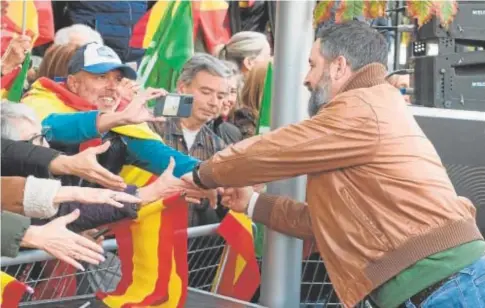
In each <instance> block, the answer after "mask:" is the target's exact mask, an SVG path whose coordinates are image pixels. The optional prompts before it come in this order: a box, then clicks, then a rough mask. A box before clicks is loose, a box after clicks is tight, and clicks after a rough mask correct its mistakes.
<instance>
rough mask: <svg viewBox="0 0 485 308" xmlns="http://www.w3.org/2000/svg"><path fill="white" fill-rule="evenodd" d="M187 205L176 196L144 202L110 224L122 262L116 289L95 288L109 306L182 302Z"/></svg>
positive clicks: (185, 282)
mask: <svg viewBox="0 0 485 308" xmlns="http://www.w3.org/2000/svg"><path fill="white" fill-rule="evenodd" d="M187 219H188V217H187V204H186V202H185V199H184V198H183V197H182V196H180V195H177V196H173V197H171V198H168V199H166V200H164V201H163V202H162V201H159V202H154V203H152V204H150V205H147V206H145V207H143V208H142V209H141V210H140V211H139V213H138V218H137V219H136V220H134V221H131V220H129V221H128V220H127V221H122V222H119V223H116V224H114V225H113V226H112V228H111V230H113V232H114V234H115V237H116V242H117V243H118V254H119V258H120V261H121V274H122V276H121V280H120V282H119V283H118V286H117V288H116V290H115V291H113V292H110V293H101V292H100V293H98V294H97V297H98V298H100V299H101V300H102V301H103V302H104V304H106V305H107V306H109V307H112V308H117V307H124V308H128V307H160V308H161V307H167V308H175V307H184V304H185V300H186V297H187V286H188V265H187Z"/></svg>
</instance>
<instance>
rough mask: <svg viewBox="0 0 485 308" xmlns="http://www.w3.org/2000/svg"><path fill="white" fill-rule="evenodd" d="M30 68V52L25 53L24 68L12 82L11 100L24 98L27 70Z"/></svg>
mask: <svg viewBox="0 0 485 308" xmlns="http://www.w3.org/2000/svg"><path fill="white" fill-rule="evenodd" d="M29 68H30V52H28V53H27V54H26V55H25V59H24V63H23V64H22V69H21V70H20V72H19V74H18V75H17V77H15V80H14V81H13V83H12V86H11V87H10V89H9V90H8V95H7V99H8V100H9V101H11V102H15V103H18V102H20V99H21V98H22V94H23V92H24V85H25V80H27V72H28V71H29Z"/></svg>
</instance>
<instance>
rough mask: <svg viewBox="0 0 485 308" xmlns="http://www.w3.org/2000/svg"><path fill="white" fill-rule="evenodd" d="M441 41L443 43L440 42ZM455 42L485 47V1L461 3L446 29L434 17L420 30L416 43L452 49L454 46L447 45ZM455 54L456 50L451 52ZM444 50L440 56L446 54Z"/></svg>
mask: <svg viewBox="0 0 485 308" xmlns="http://www.w3.org/2000/svg"><path fill="white" fill-rule="evenodd" d="M440 40H441V42H439V41H440ZM447 40H453V41H454V43H456V44H461V45H471V46H482V47H483V46H485V1H459V2H458V13H457V14H456V16H455V18H454V19H453V22H452V23H451V24H450V25H449V27H448V28H447V29H446V28H444V27H442V26H441V24H440V22H439V19H438V18H436V17H433V18H432V19H431V21H430V22H428V23H426V24H425V25H423V26H422V27H421V28H419V30H418V32H417V35H416V41H434V42H435V43H440V45H442V47H446V46H447V45H448V46H449V47H450V48H452V47H453V46H451V45H454V44H451V45H449V44H446V41H447ZM449 51H451V52H454V50H452V49H451V50H449ZM445 53H449V52H445V50H442V52H440V54H445Z"/></svg>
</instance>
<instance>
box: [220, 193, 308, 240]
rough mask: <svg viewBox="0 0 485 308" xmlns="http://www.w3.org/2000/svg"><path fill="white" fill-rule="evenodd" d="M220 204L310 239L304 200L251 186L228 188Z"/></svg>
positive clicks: (258, 220)
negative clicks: (267, 192) (256, 189)
mask: <svg viewBox="0 0 485 308" xmlns="http://www.w3.org/2000/svg"><path fill="white" fill-rule="evenodd" d="M222 203H223V204H224V205H225V206H227V207H229V208H230V209H232V210H233V211H235V212H242V213H246V214H247V215H248V216H249V217H250V218H252V219H253V221H254V222H259V223H262V224H264V225H265V226H267V227H269V228H271V229H273V230H275V231H278V232H281V233H284V234H287V235H289V236H293V237H297V238H300V239H313V230H312V222H311V219H310V211H309V210H308V206H307V204H306V203H301V202H297V201H295V200H292V199H290V198H287V197H282V196H275V195H270V194H266V193H261V194H258V193H256V192H254V191H253V189H252V188H251V187H242V188H228V189H226V190H225V191H224V196H223V199H222Z"/></svg>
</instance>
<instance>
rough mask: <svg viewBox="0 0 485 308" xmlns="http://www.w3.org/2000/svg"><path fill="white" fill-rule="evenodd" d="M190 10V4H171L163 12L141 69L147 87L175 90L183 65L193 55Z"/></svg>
mask: <svg viewBox="0 0 485 308" xmlns="http://www.w3.org/2000/svg"><path fill="white" fill-rule="evenodd" d="M157 5H162V4H160V1H159V2H158V3H157V4H155V7H154V9H156V8H157V7H156V6H157ZM163 5H166V4H163ZM191 7H192V3H191V2H190V1H172V2H170V3H169V4H168V6H167V7H166V9H165V10H164V12H165V13H164V14H163V18H162V20H161V21H160V23H159V24H158V25H157V26H158V28H157V30H156V31H155V34H154V35H153V39H152V41H151V43H150V45H149V46H148V49H147V50H146V52H145V56H144V57H143V60H142V62H141V64H140V69H139V70H138V78H139V82H140V84H142V85H143V86H144V87H145V88H147V87H153V88H164V89H166V90H168V91H173V90H175V88H176V82H177V79H178V76H179V73H180V71H181V69H182V67H183V65H184V64H185V62H187V60H188V59H190V57H191V56H192V55H193V53H194V42H193V32H192V31H193V24H192V9H191Z"/></svg>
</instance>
